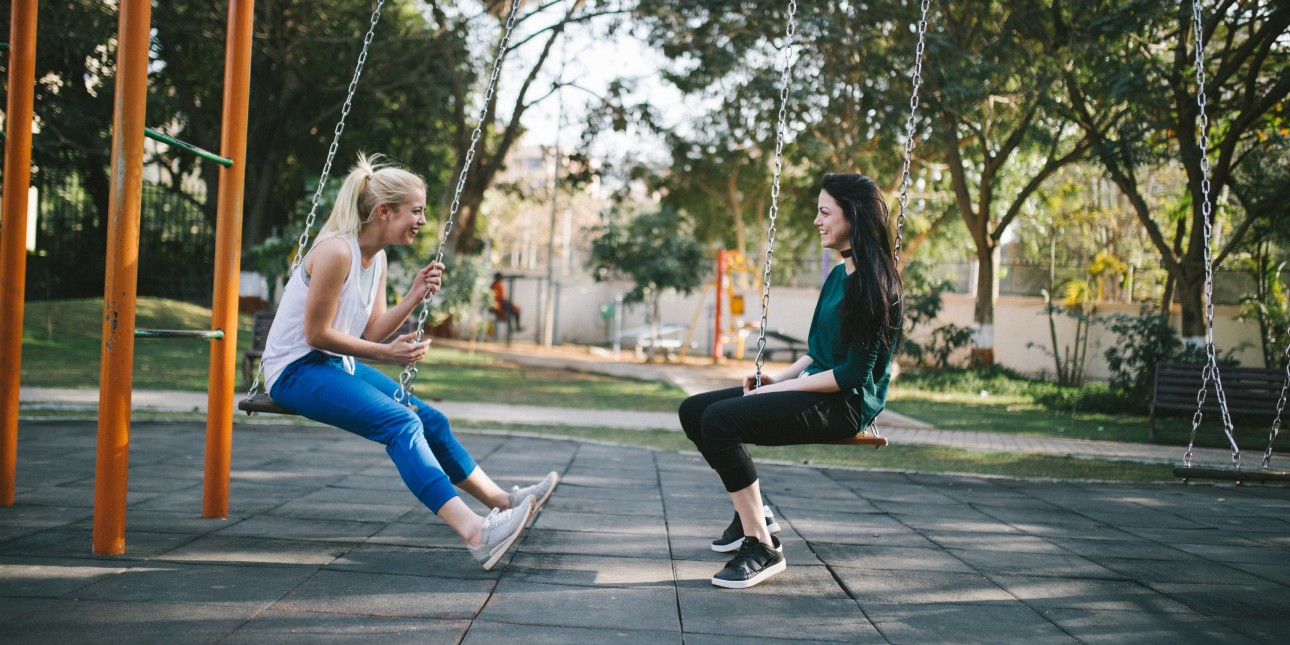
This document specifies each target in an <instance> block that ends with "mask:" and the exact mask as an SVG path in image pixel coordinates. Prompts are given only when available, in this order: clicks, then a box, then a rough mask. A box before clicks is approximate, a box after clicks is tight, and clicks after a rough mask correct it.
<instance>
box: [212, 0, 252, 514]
mask: <svg viewBox="0 0 1290 645" xmlns="http://www.w3.org/2000/svg"><path fill="white" fill-rule="evenodd" d="M254 17H255V2H254V0H232V1H231V2H229V5H228V35H227V36H226V37H225V39H226V45H225V53H224V125H223V132H222V134H221V141H220V155H222V156H224V157H228V158H229V159H232V160H233V165H232V166H231V167H229V168H221V169H220V174H219V219H218V220H217V221H218V224H217V225H216V233H215V288H214V293H213V294H212V296H211V303H212V304H211V329H223V330H224V338H223V339H221V340H216V341H214V342H212V343H211V360H210V382H209V387H208V388H207V391H208V392H209V394H208V398H207V405H206V474H205V482H204V487H203V489H202V516H203V517H225V516H227V515H228V478H229V469H230V462H231V459H232V452H233V385H234V378H235V375H236V373H237V372H236V365H237V294H238V278H239V270H240V268H241V265H242V262H241V258H242V189H243V187H244V185H245V179H246V120H247V111H248V109H249V105H250V88H251V30H252V27H253V25H254Z"/></svg>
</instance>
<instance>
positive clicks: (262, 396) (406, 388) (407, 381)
mask: <svg viewBox="0 0 1290 645" xmlns="http://www.w3.org/2000/svg"><path fill="white" fill-rule="evenodd" d="M520 2H521V0H512V3H511V12H510V14H509V15H508V17H507V19H506V29H505V31H504V32H503V34H502V40H501V42H500V44H499V45H498V49H497V56H496V58H494V60H493V69H492V75H491V76H490V77H489V79H488V87H487V89H486V90H485V92H484V100H483V101H482V102H481V106H480V109H479V118H478V119H477V121H476V126H475V129H474V131H473V132H471V135H470V147H469V148H468V149H467V151H466V157H465V159H464V161H463V163H462V166H461V172H460V173H459V175H458V177H457V186H456V189H455V191H454V192H453V197H452V206H451V207H450V208H449V210H448V217H447V219H446V220H445V222H444V230H443V235H442V237H441V238H440V239H439V247H438V252H437V254H436V255H435V260H434V261H435V262H442V261H443V258H444V254H445V252H446V250H447V245H448V236H449V235H450V234H451V233H452V226H453V219H454V217H455V216H456V215H457V211H458V209H459V208H460V206H461V193H462V191H463V190H464V189H465V187H466V178H467V177H468V176H469V173H470V165H471V163H472V162H473V161H474V158H475V146H476V145H477V144H478V143H479V138H480V136H482V135H483V125H484V117H485V116H486V115H487V110H488V105H489V103H490V102H491V100H492V97H493V92H494V91H495V90H496V88H497V79H498V76H499V75H500V74H501V70H502V62H503V61H504V60H505V58H506V51H507V45H508V44H509V43H510V39H511V33H512V32H513V31H514V29H515V20H516V16H518V15H519V7H520ZM384 4H385V0H378V2H377V4H376V8H375V9H374V10H373V11H372V19H371V26H370V27H369V28H368V31H367V35H366V36H365V37H364V38H363V49H362V51H361V52H360V53H359V55H358V64H357V65H356V66H355V68H354V76H353V78H352V79H351V80H350V83H349V93H348V94H347V95H346V97H345V104H344V107H343V108H342V109H341V113H340V120H339V121H338V122H337V123H336V130H335V134H334V135H333V136H332V142H331V147H329V148H328V149H327V160H326V161H325V162H324V163H323V170H322V174H321V176H320V177H319V178H318V188H317V189H316V190H315V191H314V196H313V203H312V204H311V206H310V208H309V216H308V217H307V218H306V219H305V230H304V231H303V232H302V233H301V234H300V238H299V240H298V242H297V245H296V254H295V257H294V258H292V260H291V270H290V271H289V272H288V275H292V274H294V273H295V272H296V271H298V270H300V265H301V263H302V262H303V261H304V256H305V249H306V248H308V245H309V236H310V233H311V231H312V230H313V225H314V221H315V219H316V216H317V211H318V203H319V201H320V199H321V198H322V191H323V188H324V187H325V186H326V184H327V175H328V174H329V173H330V172H331V165H332V161H333V160H334V159H335V157H336V150H337V148H338V146H339V144H340V135H341V132H342V131H344V129H345V119H346V117H348V116H349V110H350V106H351V104H352V103H353V99H354V93H355V91H356V90H357V89H358V79H359V76H360V75H361V74H362V72H363V63H364V61H366V60H367V52H368V48H369V46H370V45H371V43H372V36H373V34H374V32H375V30H376V24H377V22H378V21H379V20H380V18H381V7H382V5H384ZM433 301H434V294H433V293H430V292H426V294H425V296H423V297H422V299H421V310H420V312H419V313H418V315H417V325H416V339H415V341H414V342H418V343H419V342H421V335H422V334H423V333H424V329H425V323H426V318H427V317H428V316H429V314H430V304H431V303H432V302H433ZM416 376H417V367H416V365H415V364H414V365H407V366H404V368H403V371H402V372H401V373H400V375H399V389H398V390H397V391H396V392H394V399H395V400H396V401H399V402H401V403H402V402H410V401H411V396H412V390H413V381H414V380H415V379H416ZM263 377H264V364H263V363H260V366H259V368H258V369H257V370H256V374H255V379H254V380H253V381H252V382H251V388H250V390H249V391H248V392H247V395H246V398H245V399H243V400H241V401H239V402H238V404H237V408H238V409H239V410H242V411H243V412H246V413H247V414H248V415H249V414H253V413H256V412H267V413H272V414H295V412H293V411H291V410H288V409H286V408H284V407H282V406H281V405H278V403H277V402H276V401H274V400H273V398H272V397H270V396H269V394H268V392H259V388H260V381H261V379H262V378H263Z"/></svg>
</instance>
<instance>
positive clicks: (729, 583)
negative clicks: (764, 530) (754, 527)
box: [712, 537, 788, 589]
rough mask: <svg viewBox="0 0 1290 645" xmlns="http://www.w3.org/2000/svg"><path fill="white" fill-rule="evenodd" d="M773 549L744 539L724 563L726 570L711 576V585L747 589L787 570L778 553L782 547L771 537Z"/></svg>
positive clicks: (752, 539) (754, 540) (753, 539)
mask: <svg viewBox="0 0 1290 645" xmlns="http://www.w3.org/2000/svg"><path fill="white" fill-rule="evenodd" d="M771 542H774V547H773V548H772V547H769V546H766V545H765V544H762V543H761V542H760V541H759V540H757V538H744V541H743V542H742V543H741V544H740V545H739V553H738V554H736V555H735V557H734V558H731V560H730V561H729V562H727V563H726V568H724V569H722V570H720V571H718V572H717V575H715V576H712V584H713V585H715V586H717V587H724V588H726V589H747V588H748V587H751V586H753V585H756V584H760V583H761V582H762V581H764V580H766V579H767V578H770V577H771V576H773V575H775V574H777V573H781V572H783V571H784V570H785V569H787V568H788V562H787V561H785V560H784V556H783V555H780V553H779V551H780V550H782V549H783V547H781V546H780V544H779V538H776V537H772V538H771Z"/></svg>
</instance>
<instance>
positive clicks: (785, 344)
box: [749, 329, 807, 363]
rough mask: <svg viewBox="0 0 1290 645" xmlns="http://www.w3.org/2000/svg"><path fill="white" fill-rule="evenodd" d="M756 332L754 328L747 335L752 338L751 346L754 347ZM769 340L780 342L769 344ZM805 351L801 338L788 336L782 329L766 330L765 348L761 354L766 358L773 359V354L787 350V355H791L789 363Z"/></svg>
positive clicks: (804, 342)
mask: <svg viewBox="0 0 1290 645" xmlns="http://www.w3.org/2000/svg"><path fill="white" fill-rule="evenodd" d="M757 333H758V332H757V330H756V329H754V330H753V332H752V334H751V335H750V336H749V337H750V338H753V339H754V344H753V347H756V341H755V339H756V337H757ZM771 341H775V342H777V343H781V344H779V345H771V344H770V343H771ZM806 351H807V345H806V341H804V340H802V339H801V338H795V337H793V336H789V335H788V334H785V333H784V332H782V331H773V330H770V329H767V330H766V348H765V349H764V350H762V356H764V357H765V358H766V360H768V361H773V360H775V359H774V358H773V357H774V355H775V354H778V353H780V352H788V353H789V355H790V356H792V358H789V359H788V360H789V362H790V363H792V362H796V361H797V359H798V358H799V357H800V356H801V355H802V354H805V353H806Z"/></svg>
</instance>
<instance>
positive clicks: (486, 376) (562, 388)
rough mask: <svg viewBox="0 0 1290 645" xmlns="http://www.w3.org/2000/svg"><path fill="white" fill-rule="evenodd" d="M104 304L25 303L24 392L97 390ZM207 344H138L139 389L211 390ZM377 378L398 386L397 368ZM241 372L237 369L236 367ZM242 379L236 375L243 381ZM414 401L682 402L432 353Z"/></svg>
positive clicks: (171, 310) (246, 338)
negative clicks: (33, 389)
mask: <svg viewBox="0 0 1290 645" xmlns="http://www.w3.org/2000/svg"><path fill="white" fill-rule="evenodd" d="M102 315H103V305H102V301H100V300H97V299H83V300H56V301H38V302H29V303H27V304H26V314H25V317H24V329H23V343H22V384H23V385H24V386H37V387H69V388H97V387H98V386H99V364H100V362H101V342H102V341H101V334H102V323H101V320H102ZM135 324H136V326H137V327H142V328H156V329H206V328H208V327H209V326H210V311H209V310H208V309H205V308H203V307H198V306H196V305H191V304H188V303H183V302H176V301H173V300H163V299H157V298H140V299H139V302H138V306H137V313H136V323H135ZM239 326H240V328H241V333H239V334H238V357H239V360H240V358H241V355H242V352H243V351H244V350H245V348H246V346H247V344H248V343H249V342H250V327H251V319H250V317H249V316H243V317H242V319H241V321H240V324H239ZM209 344H210V341H203V340H159V339H136V340H135V345H134V347H135V365H134V388H135V389H140V390H145V389H165V390H187V391H205V390H206V387H207V372H208V370H209V367H210V350H209V348H208V345H209ZM378 368H379V369H381V370H382V371H384V372H386V373H387V374H390V375H391V376H393V377H394V378H396V379H397V377H398V374H399V371H400V369H399V368H398V367H397V366H390V365H380V366H378ZM239 369H240V367H239ZM239 373H240V372H239ZM415 385H416V392H417V394H418V396H423V397H429V398H431V399H439V400H444V401H472V402H481V403H514V404H530V405H547V406H557V407H573V408H594V409H606V410H609V409H613V410H644V411H667V412H672V411H675V410H676V407H677V406H678V405H679V404H680V402H681V400H682V399H684V398H685V394H684V392H682V391H681V390H680V389H678V388H676V387H674V386H671V385H668V384H665V383H654V382H646V381H635V380H630V379H621V378H615V377H612V376H603V375H598V374H584V373H580V372H571V371H566V370H556V369H546V368H533V367H524V366H520V365H515V364H512V363H506V362H502V361H498V360H496V359H494V358H493V357H491V356H489V355H487V354H483V353H473V354H472V353H469V352H464V351H458V350H453V349H444V348H437V347H434V346H433V345H432V346H431V349H430V351H429V352H428V353H427V354H426V358H425V360H423V361H422V362H421V364H420V369H419V372H418V374H417V379H416V382H415Z"/></svg>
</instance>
